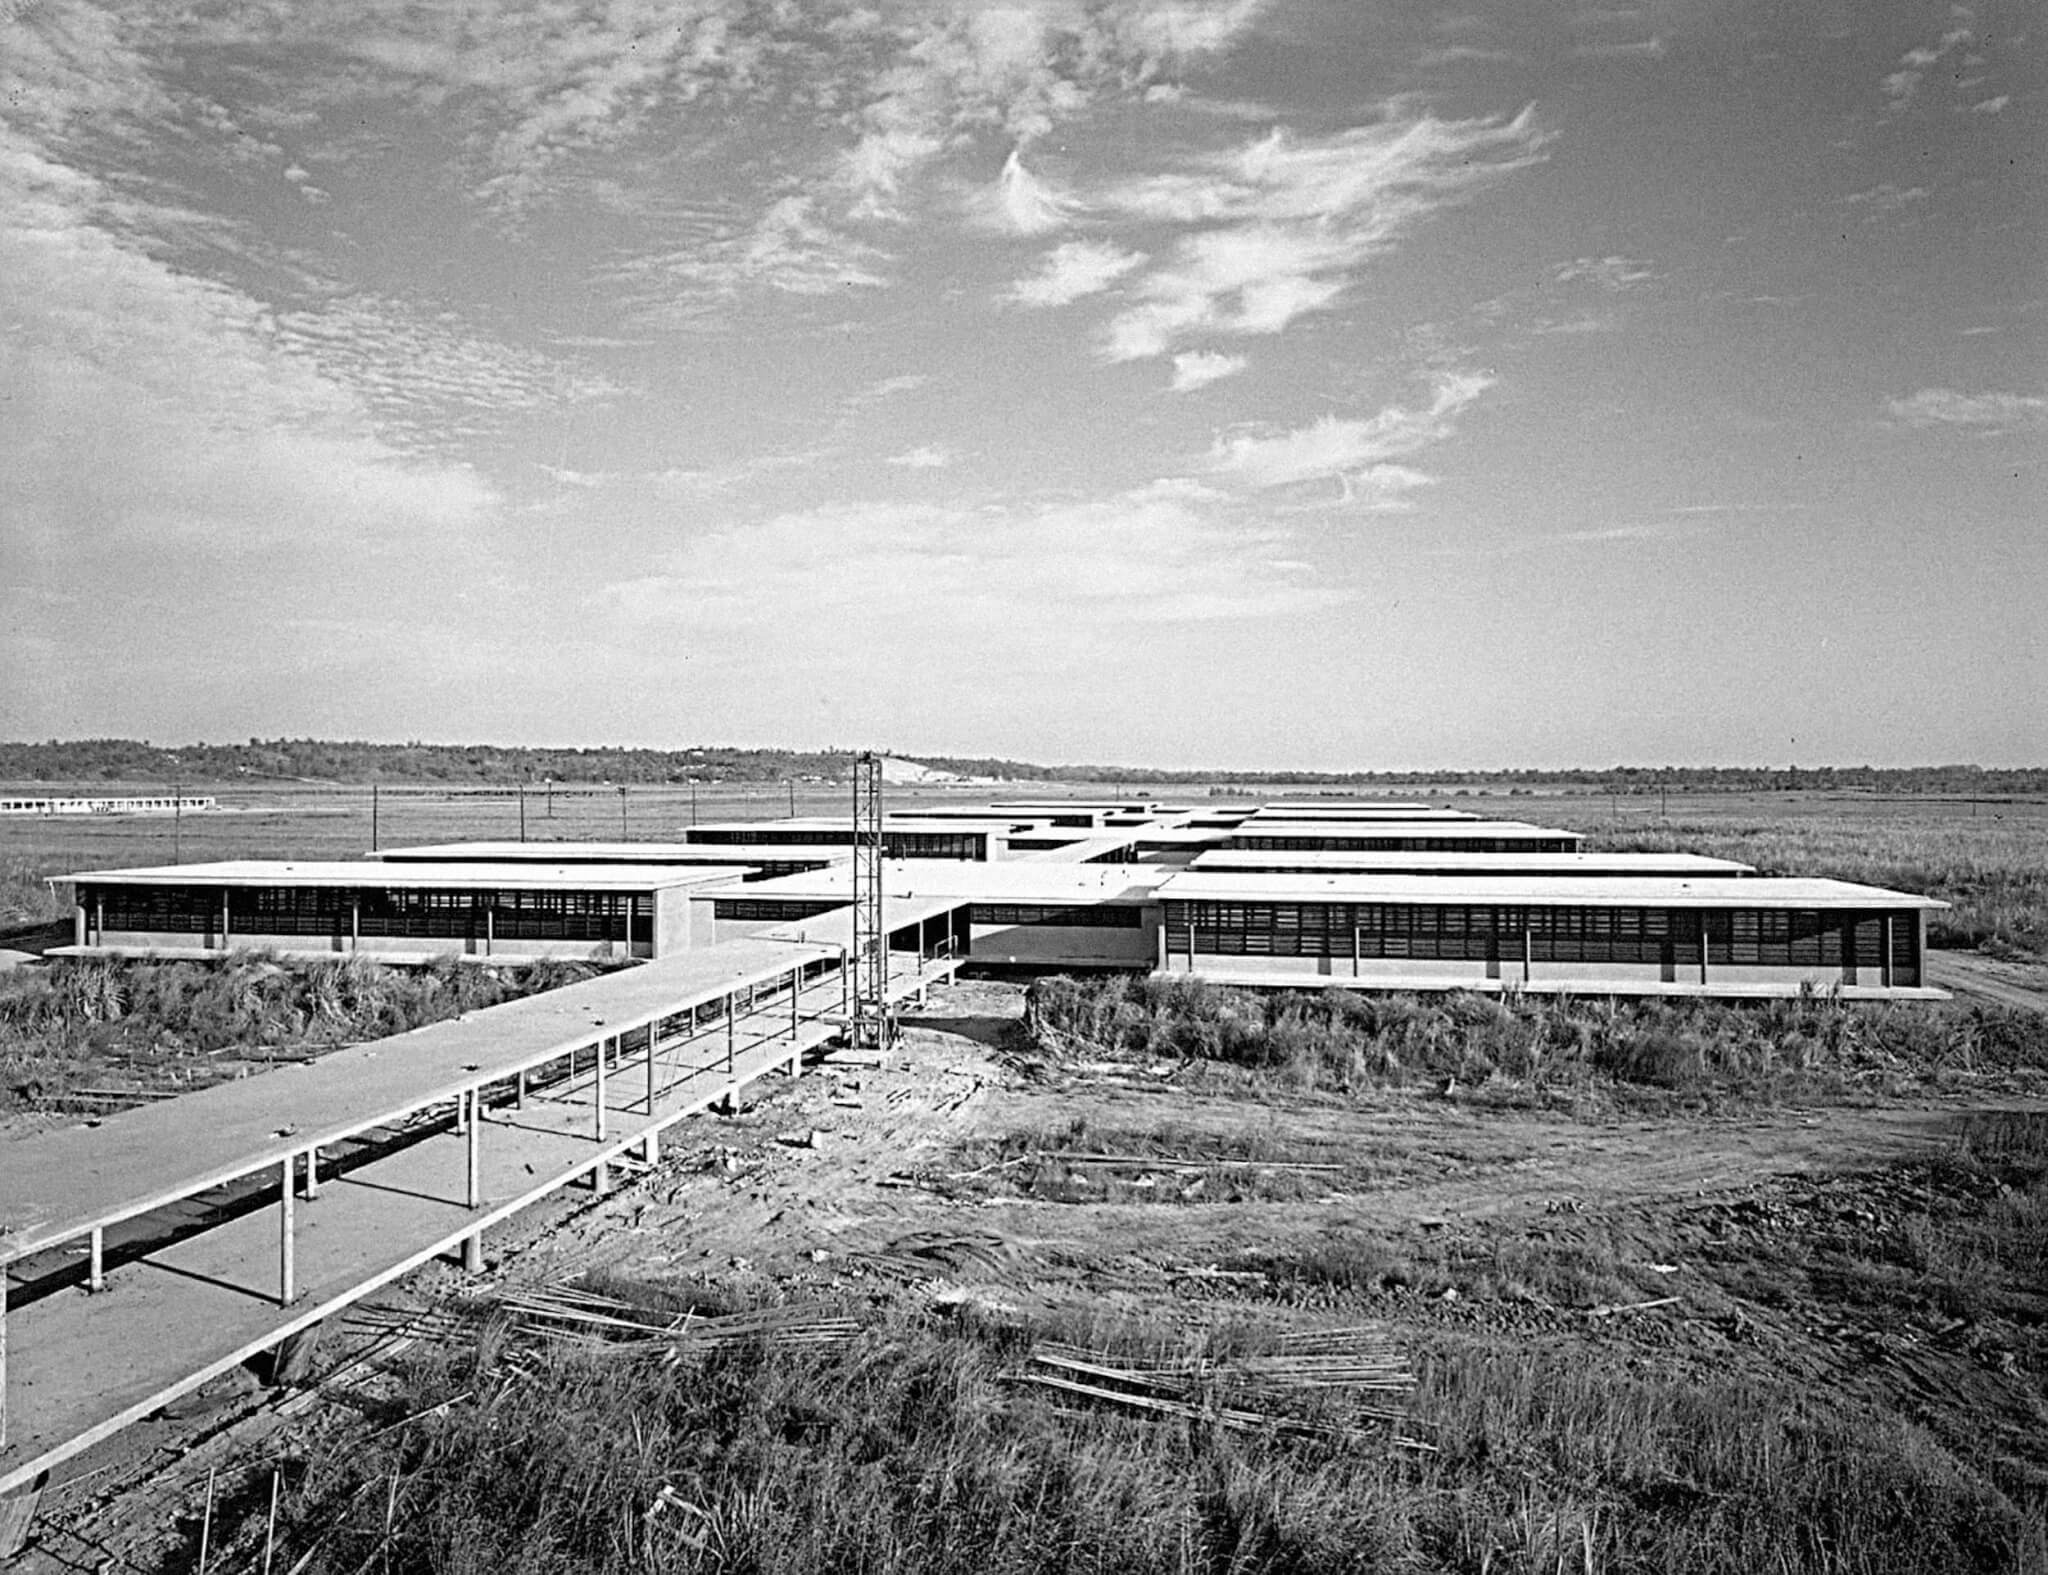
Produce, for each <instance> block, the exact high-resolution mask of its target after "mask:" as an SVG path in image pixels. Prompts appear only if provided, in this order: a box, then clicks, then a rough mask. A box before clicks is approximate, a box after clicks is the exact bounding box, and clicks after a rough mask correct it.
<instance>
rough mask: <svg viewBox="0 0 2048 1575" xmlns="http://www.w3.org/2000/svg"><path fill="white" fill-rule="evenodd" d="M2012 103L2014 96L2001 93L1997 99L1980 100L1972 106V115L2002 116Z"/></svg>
mask: <svg viewBox="0 0 2048 1575" xmlns="http://www.w3.org/2000/svg"><path fill="white" fill-rule="evenodd" d="M2011 102H2012V95H2011V94H2010V93H2001V94H1999V95H1998V96H1997V97H1996V98H1987V99H1980V100H1978V101H1977V102H1976V103H1974V104H1972V105H1971V106H1970V113H1971V114H1973V115H2002V114H2004V113H2005V109H2006V106H2007V105H2008V104H2010V103H2011Z"/></svg>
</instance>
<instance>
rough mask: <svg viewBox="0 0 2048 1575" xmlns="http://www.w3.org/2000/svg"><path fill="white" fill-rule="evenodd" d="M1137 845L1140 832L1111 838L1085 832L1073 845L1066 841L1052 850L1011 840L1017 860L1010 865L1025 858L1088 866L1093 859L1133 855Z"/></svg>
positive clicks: (1116, 833)
mask: <svg viewBox="0 0 2048 1575" xmlns="http://www.w3.org/2000/svg"><path fill="white" fill-rule="evenodd" d="M1028 840H1030V841H1034V842H1035V841H1038V840H1039V839H1038V838H1036V837H1032V838H1030V839H1028ZM1137 845H1138V833H1137V832H1136V831H1126V832H1112V833H1109V834H1108V835H1104V834H1103V833H1102V832H1100V831H1092V832H1084V833H1083V834H1082V835H1081V836H1079V837H1077V838H1075V839H1074V840H1073V841H1071V842H1062V843H1060V844H1059V845H1058V846H1056V847H1050V848H1025V847H1020V846H1019V845H1018V843H1017V839H1015V838H1014V837H1013V838H1012V839H1011V840H1010V851H1011V853H1012V854H1013V855H1014V857H1013V858H1012V859H1010V860H1008V861H1006V862H1010V863H1014V862H1016V861H1017V860H1018V859H1021V860H1023V861H1024V862H1026V863H1030V862H1032V861H1034V860H1036V861H1037V862H1039V863H1042V864H1085V863H1087V862H1088V861H1089V860H1090V859H1095V858H1100V857H1102V856H1103V855H1104V854H1108V853H1118V854H1129V853H1130V852H1131V850H1132V849H1133V848H1135V847H1136V846H1137Z"/></svg>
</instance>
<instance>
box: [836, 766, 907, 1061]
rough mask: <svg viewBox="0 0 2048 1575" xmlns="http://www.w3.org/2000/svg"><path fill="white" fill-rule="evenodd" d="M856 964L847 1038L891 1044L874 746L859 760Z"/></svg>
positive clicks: (868, 1044)
mask: <svg viewBox="0 0 2048 1575" xmlns="http://www.w3.org/2000/svg"><path fill="white" fill-rule="evenodd" d="M852 966H853V1002H852V1006H853V1010H852V1013H851V1015H850V1017H849V1019H848V1021H847V1025H846V1040H847V1043H848V1044H849V1045H853V1046H855V1047H858V1048H862V1049H870V1050H879V1049H882V1048H885V1047H886V1046H887V1045H888V1043H889V1041H890V1040H891V1039H892V1038H894V1037H895V1026H896V1025H895V1023H894V1021H893V1020H892V1018H891V1016H890V1013H889V933H888V930H887V929H886V928H885V927H884V923H883V918H882V761H881V757H880V756H879V755H877V754H875V753H874V752H873V751H872V750H863V751H862V752H861V753H860V754H859V755H857V756H855V757H854V762H853V958H852Z"/></svg>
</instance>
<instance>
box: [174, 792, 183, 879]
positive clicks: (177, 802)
mask: <svg viewBox="0 0 2048 1575" xmlns="http://www.w3.org/2000/svg"><path fill="white" fill-rule="evenodd" d="M171 862H172V863H173V864H183V863H184V862H185V784H184V783H182V782H173V783H172V784H171Z"/></svg>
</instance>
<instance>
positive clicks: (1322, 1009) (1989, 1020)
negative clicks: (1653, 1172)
mask: <svg viewBox="0 0 2048 1575" xmlns="http://www.w3.org/2000/svg"><path fill="white" fill-rule="evenodd" d="M1025 1027H1026V1031H1027V1032H1028V1033H1029V1034H1030V1036H1031V1037H1032V1039H1033V1041H1034V1042H1035V1043H1036V1044H1037V1046H1038V1047H1039V1048H1040V1049H1041V1050H1043V1051H1044V1052H1046V1053H1047V1054H1049V1055H1051V1056H1054V1057H1062V1056H1072V1055H1081V1056H1118V1057H1129V1058H1132V1059H1137V1060H1144V1061H1149V1062H1158V1061H1161V1060H1165V1061H1177V1062H1180V1063H1182V1064H1183V1066H1184V1067H1185V1068H1186V1069H1187V1070H1188V1072H1189V1073H1190V1074H1191V1075H1205V1074H1207V1073H1210V1072H1212V1071H1213V1070H1214V1069H1219V1068H1220V1069H1223V1070H1224V1071H1225V1072H1226V1073H1235V1074H1239V1075H1243V1076H1247V1077H1249V1078H1251V1079H1252V1080H1254V1081H1255V1082H1257V1083H1261V1084H1264V1085H1267V1086H1270V1087H1273V1088H1277V1089H1282V1090H1293V1091H1316V1092H1325V1093H1336V1094H1362V1093H1366V1092H1369V1091H1371V1090H1376V1089H1381V1088H1388V1087H1402V1086H1407V1085H1412V1084H1417V1083H1431V1082H1448V1083H1451V1084H1454V1085H1458V1086H1463V1087H1466V1088H1468V1089H1473V1090H1477V1091H1478V1092H1479V1093H1480V1094H1481V1095H1483V1096H1486V1097H1490V1098H1494V1099H1499V1100H1506V1101H1509V1102H1512V1101H1513V1100H1515V1099H1516V1098H1518V1097H1536V1096H1543V1097H1546V1098H1549V1099H1553V1100H1557V1099H1564V1100H1569V1099H1581V1100H1587V1099H1592V1100H1594V1102H1595V1103H1596V1104H1597V1105H1599V1106H1601V1107H1604V1106H1605V1105H1607V1104H1611V1103H1612V1102H1613V1101H1615V1100H1616V1099H1619V1100H1621V1101H1623V1102H1624V1103H1628V1104H1630V1105H1633V1106H1637V1107H1650V1108H1662V1107H1665V1106H1669V1105H1672V1104H1674V1103H1679V1104H1683V1103H1685V1102H1688V1101H1690V1102H1694V1103H1697V1102H1700V1101H1704V1100H1709V1099H1716V1098H1727V1097H1742V1098H1801V1099H1814V1098H1840V1097H1845V1096H1848V1095H1852V1094H1856V1093H1859V1092H1862V1093H1877V1092H1887V1091H1897V1090H1901V1089H1904V1088H1906V1087H1911V1086H1918V1085H1922V1084H1930V1083H1931V1084H1939V1083H1940V1082H1941V1081H1942V1080H1943V1079H1944V1078H1945V1077H1949V1076H1953V1075H1956V1074H1962V1073H1967V1074H1971V1075H1980V1074H1984V1073H2022V1074H2029V1073H2038V1072H2041V1071H2044V1070H2048V1034H2044V1033H2043V1032H2042V1023H2041V1019H2040V1017H2039V1016H2038V1014H2034V1013H2028V1012H2021V1011H2017V1010H2014V1009H2011V1008H1997V1007H1982V1006H1973V1007H1963V1006H1957V1005H1948V1006H1935V1005H1929V1004H1924V1003H1912V1004H1907V1005H1874V1006H1873V1005H1849V1004H1844V1003H1842V1002H1839V1001H1834V1000H1831V999H1829V998H1826V997H1822V996H1812V995H1809V996H1802V997H1797V998H1792V999H1786V1000H1775V1001H1760V1002H1723V1001H1698V1000H1660V999H1656V998H1648V999H1641V1000H1627V999H1623V1000H1614V999H1603V1000H1578V999H1572V998H1568V997H1556V996H1525V997H1519V998H1518V997H1514V996H1506V997H1495V996H1484V995H1477V994H1463V993H1449V994H1443V995H1427V996H1424V995H1400V994H1385V995H1363V994H1357V993H1354V992H1351V991H1344V990H1328V991H1324V992H1322V993H1321V994H1318V995H1313V996H1308V995H1302V994H1299V993H1294V992H1257V991H1250V990H1234V989H1229V988H1226V987H1224V986H1220V985H1214V984H1210V983H1208V982H1207V981H1205V980H1201V979H1190V978H1188V977H1186V976H1184V975H1174V976H1165V975H1161V976H1155V977H1152V978H1129V977H1123V976H1115V977H1108V978H1099V979H1087V980H1079V979H1072V978H1065V977H1054V978H1048V979H1042V980H1039V981H1037V982H1035V983H1034V984H1033V985H1032V987H1031V992H1030V995H1029V997H1028V998H1027V1003H1026V1012H1025ZM1596 1096H1597V1097H1596Z"/></svg>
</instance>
